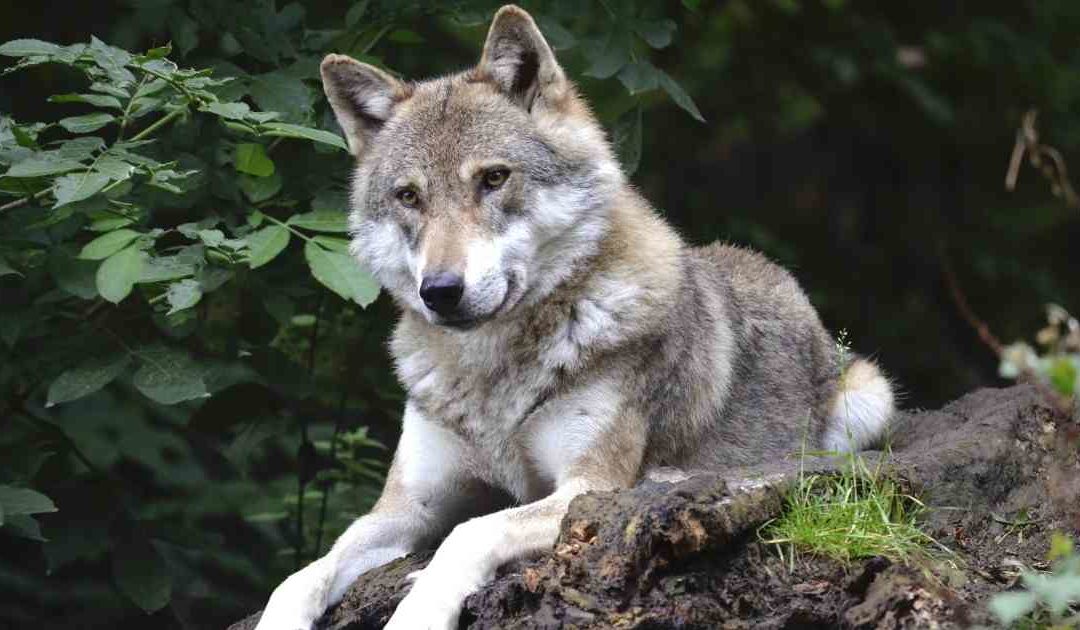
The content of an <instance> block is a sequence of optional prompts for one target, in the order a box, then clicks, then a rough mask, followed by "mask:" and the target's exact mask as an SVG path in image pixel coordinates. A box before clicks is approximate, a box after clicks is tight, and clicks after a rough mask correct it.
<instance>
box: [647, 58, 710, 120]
mask: <svg viewBox="0 0 1080 630" xmlns="http://www.w3.org/2000/svg"><path fill="white" fill-rule="evenodd" d="M656 72H657V79H658V80H659V81H660V87H662V88H664V91H665V92H667V93H668V96H670V97H671V100H673V101H675V104H676V105H678V106H679V107H681V108H683V109H684V110H686V112H687V113H689V114H690V115H691V116H693V117H694V120H697V121H698V122H705V117H704V116H702V115H701V111H700V110H699V109H698V108H697V105H695V104H694V100H693V99H692V98H690V95H689V94H687V93H686V90H684V89H682V86H681V85H679V83H678V82H677V81H676V80H675V79H673V78H671V76H670V75H668V73H666V72H664V71H663V70H657V71H656Z"/></svg>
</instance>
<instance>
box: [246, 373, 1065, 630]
mask: <svg viewBox="0 0 1080 630" xmlns="http://www.w3.org/2000/svg"><path fill="white" fill-rule="evenodd" d="M1041 396H1042V395H1041V394H1040V392H1039V391H1038V390H1037V389H1035V388H1033V387H1030V386H1017V387H1012V388H1008V389H984V390H980V391H977V392H975V393H972V394H969V395H968V396H965V397H964V398H961V399H960V400H957V401H955V402H953V403H952V404H950V405H948V406H946V407H945V408H943V409H941V410H937V411H918V412H909V413H905V414H903V415H902V417H901V418H900V419H899V421H898V422H897V423H896V431H895V434H894V436H893V438H892V448H891V454H889V455H888V456H885V455H883V454H880V453H867V454H864V457H866V458H868V459H871V460H872V461H876V459H875V458H877V457H887V460H886V461H887V462H888V464H887V465H888V466H889V469H890V471H891V473H890V474H892V475H895V477H896V478H897V479H899V480H901V481H902V482H903V483H904V484H905V485H906V486H907V487H908V488H909V489H910V491H911V492H912V493H913V494H914V495H915V496H918V497H919V498H920V499H921V500H922V501H923V502H924V503H925V504H926V506H927V508H928V510H927V512H926V518H925V522H924V526H925V530H926V531H927V533H929V534H930V535H931V536H932V537H933V538H934V540H935V541H937V543H938V544H939V545H940V547H939V548H932V549H929V550H928V551H927V553H926V554H925V556H924V557H921V558H919V559H917V560H915V561H913V562H911V563H909V564H907V565H901V564H896V563H893V562H890V561H889V560H886V559H884V558H867V559H863V560H859V561H856V562H853V563H849V564H841V563H838V562H835V561H832V560H828V559H824V558H813V557H808V556H805V555H799V556H797V557H796V559H795V561H794V562H792V561H791V558H790V557H786V558H781V557H780V555H779V554H778V553H777V551H776V550H775V549H774V548H771V547H770V546H768V545H765V544H763V543H762V542H760V539H759V536H758V530H759V529H760V527H761V526H762V525H763V524H764V523H766V522H767V521H768V520H769V519H772V518H775V517H776V516H777V515H779V514H780V512H781V511H782V508H783V497H784V495H785V492H786V491H787V490H788V489H789V488H790V487H791V486H792V484H794V483H795V482H796V481H797V480H798V476H799V474H800V469H801V470H803V472H804V473H805V472H829V471H832V470H836V469H837V467H838V466H840V465H842V462H839V461H833V460H828V459H810V460H805V461H802V462H800V461H798V460H797V459H792V460H791V461H780V462H770V463H767V464H763V465H760V466H757V467H753V468H742V469H733V470H728V471H724V472H721V473H709V474H698V475H693V476H690V477H689V478H680V476H678V475H673V476H672V477H671V479H672V480H669V481H659V480H646V481H644V482H642V483H641V484H639V485H638V486H636V487H634V488H631V489H629V490H624V491H619V492H605V493H589V494H586V495H583V496H581V497H578V498H577V499H575V500H574V501H573V503H572V504H571V506H570V510H569V512H568V513H567V515H566V517H565V518H564V520H563V523H562V529H561V533H560V536H559V539H558V541H557V542H556V544H555V546H554V548H553V550H552V551H551V552H550V553H548V554H545V555H544V556H542V557H539V558H536V559H534V560H529V561H524V562H520V563H517V564H514V565H511V566H508V567H504V568H503V570H501V571H500V574H499V576H498V577H497V579H496V580H495V581H494V582H493V583H491V584H489V585H488V586H486V587H485V588H484V589H482V590H481V591H480V592H478V593H475V594H474V595H472V596H471V597H470V598H469V599H468V600H467V602H466V605H465V611H464V612H463V614H462V618H461V626H460V627H461V628H469V629H470V630H487V629H494V628H500V629H515V628H580V629H592V628H633V629H638V630H646V629H649V630H651V629H667V628H673V629H674V628H679V629H695V628H702V629H704V628H786V629H794V628H968V627H973V626H993V619H992V618H991V617H990V616H989V615H988V613H987V612H986V602H987V601H988V599H989V598H990V597H991V596H992V595H993V594H995V593H998V592H1001V591H1003V590H1007V589H1009V588H1012V587H1014V586H1015V585H1016V583H1017V580H1018V577H1019V575H1020V572H1021V571H1022V570H1024V569H1025V568H1029V569H1030V568H1036V569H1038V568H1046V563H1045V561H1044V560H1045V556H1046V551H1047V548H1048V546H1049V538H1050V534H1051V533H1052V532H1054V531H1065V532H1071V533H1072V534H1074V535H1076V534H1077V533H1078V532H1080V424H1078V421H1080V419H1078V418H1075V417H1074V418H1071V419H1070V418H1066V417H1063V416H1061V415H1060V414H1059V413H1058V412H1056V411H1055V408H1054V407H1053V406H1052V404H1050V403H1049V402H1047V401H1046V400H1044V399H1043V398H1042V397H1041ZM430 555H431V554H430V552H429V553H423V554H417V555H413V556H408V557H406V558H402V559H399V560H396V561H394V562H391V563H390V564H388V565H385V566H383V567H380V568H378V569H376V570H373V571H371V572H369V573H367V574H365V575H363V576H361V577H360V578H359V579H357V581H356V582H355V583H354V585H353V586H352V588H351V589H350V591H349V592H348V594H347V595H346V597H345V599H344V600H343V601H342V603H341V604H340V605H339V606H337V607H335V608H334V609H332V610H331V611H329V612H328V613H327V615H326V616H325V617H324V619H323V620H322V622H321V624H320V627H321V628H327V629H334V630H345V629H349V630H367V629H377V628H381V627H382V625H383V624H384V623H385V622H386V621H387V619H389V617H390V614H391V613H392V612H393V610H394V607H395V606H396V605H397V603H398V602H399V601H400V600H401V598H402V597H404V595H405V593H406V592H407V590H408V586H407V584H406V583H405V581H404V577H405V576H406V575H407V574H408V573H409V572H411V571H414V570H418V569H420V568H422V567H423V566H424V564H425V563H426V562H427V561H428V559H429V558H430ZM257 619H258V614H256V615H253V616H251V617H249V618H248V619H245V620H243V621H241V622H239V623H237V624H234V625H233V626H232V627H231V628H230V630H248V629H250V628H254V626H255V622H256V621H257Z"/></svg>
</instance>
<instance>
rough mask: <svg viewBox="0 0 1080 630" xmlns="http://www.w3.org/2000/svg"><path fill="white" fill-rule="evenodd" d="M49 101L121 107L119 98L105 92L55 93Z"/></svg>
mask: <svg viewBox="0 0 1080 630" xmlns="http://www.w3.org/2000/svg"><path fill="white" fill-rule="evenodd" d="M49 102H50V103H86V104H88V105H93V106H95V107H111V108H113V109H123V108H124V106H123V105H122V104H121V103H120V99H118V98H116V97H115V96H109V95H106V94H56V95H54V96H50V97H49Z"/></svg>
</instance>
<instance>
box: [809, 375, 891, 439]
mask: <svg viewBox="0 0 1080 630" xmlns="http://www.w3.org/2000/svg"><path fill="white" fill-rule="evenodd" d="M895 404H896V397H895V394H894V393H893V387H892V384H891V383H890V382H889V379H888V378H886V377H885V375H884V374H882V372H881V370H880V369H879V368H878V366H877V365H876V364H875V363H874V362H873V361H871V360H869V359H864V358H861V357H859V358H856V359H855V360H854V361H852V362H851V363H850V364H849V365H848V366H847V369H846V370H844V373H843V375H842V376H841V377H840V380H839V383H838V384H837V388H836V394H835V395H834V396H833V401H832V404H831V405H830V406H829V416H828V420H827V423H826V426H825V440H824V444H823V445H822V446H824V447H825V449H826V450H829V451H840V452H843V451H852V450H856V451H857V450H862V449H864V448H867V447H869V446H872V445H874V444H875V443H876V442H877V441H878V440H880V439H881V437H882V436H883V435H884V434H885V431H886V430H887V429H888V426H889V421H890V420H891V419H892V416H893V413H894V412H895V411H896V408H895Z"/></svg>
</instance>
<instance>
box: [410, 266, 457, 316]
mask: <svg viewBox="0 0 1080 630" xmlns="http://www.w3.org/2000/svg"><path fill="white" fill-rule="evenodd" d="M463 293H465V278H463V277H461V276H459V275H457V274H454V273H446V272H440V273H434V274H431V275H429V276H424V279H423V281H421V282H420V299H422V300H423V301H424V305H425V306H427V307H428V308H430V309H431V310H432V311H434V312H435V313H436V314H438V315H441V316H443V317H446V316H448V315H450V314H452V313H453V312H454V309H456V308H457V305H458V303H459V302H461V296H462V294H463Z"/></svg>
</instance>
